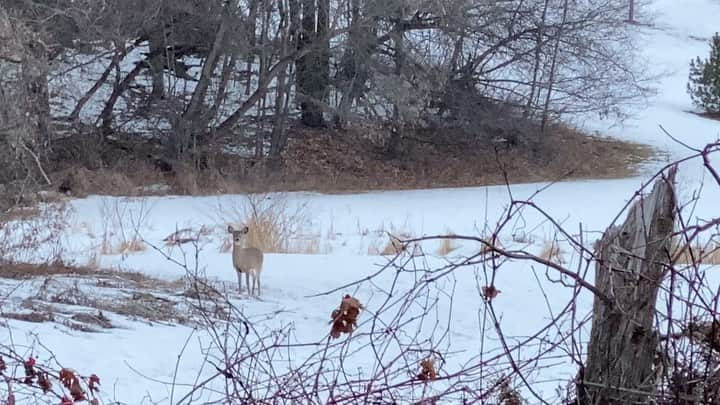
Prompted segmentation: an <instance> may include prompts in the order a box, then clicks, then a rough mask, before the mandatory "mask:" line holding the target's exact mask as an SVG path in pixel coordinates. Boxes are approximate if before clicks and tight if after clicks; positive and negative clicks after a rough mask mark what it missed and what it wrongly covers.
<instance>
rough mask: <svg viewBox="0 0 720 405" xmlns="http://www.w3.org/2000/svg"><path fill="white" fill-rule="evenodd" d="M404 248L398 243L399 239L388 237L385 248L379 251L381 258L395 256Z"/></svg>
mask: <svg viewBox="0 0 720 405" xmlns="http://www.w3.org/2000/svg"><path fill="white" fill-rule="evenodd" d="M405 248H406V246H405V245H404V244H403V243H402V242H401V241H400V239H397V238H395V237H394V236H390V238H389V239H388V241H387V243H386V244H385V247H384V248H383V249H382V250H381V251H380V255H382V256H395V255H397V254H399V253H401V252H403V251H404V250H405Z"/></svg>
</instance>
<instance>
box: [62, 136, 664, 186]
mask: <svg viewBox="0 0 720 405" xmlns="http://www.w3.org/2000/svg"><path fill="white" fill-rule="evenodd" d="M289 130H290V132H292V133H293V134H295V135H296V136H294V137H292V138H291V139H290V141H289V144H288V146H287V148H286V149H285V151H284V152H283V156H282V165H281V166H280V168H279V169H276V170H271V169H270V168H267V167H265V165H264V164H263V162H257V161H256V160H255V159H251V158H242V157H239V156H237V155H233V154H228V153H225V152H224V147H225V146H226V145H224V144H218V145H215V146H213V147H207V148H204V149H203V150H202V151H200V152H199V153H201V155H202V159H203V161H204V163H203V165H202V168H198V167H197V166H196V165H193V164H188V163H183V162H158V161H157V160H156V158H157V156H158V155H157V153H156V152H157V151H158V150H159V149H160V146H159V145H156V144H153V143H152V141H148V142H147V144H146V145H143V144H141V143H140V142H138V141H137V137H133V136H131V135H129V134H128V135H123V134H114V138H115V139H118V140H122V143H123V144H125V147H122V148H117V147H114V146H113V145H95V146H94V147H95V148H99V149H103V150H99V151H93V150H90V149H89V148H88V146H87V145H85V144H82V143H83V142H85V143H87V142H89V141H88V140H85V141H83V139H82V136H78V137H77V139H68V140H64V141H63V142H69V143H73V142H75V143H79V144H78V145H60V146H59V147H58V148H57V149H58V150H62V149H63V148H64V147H65V146H69V147H68V148H66V149H73V150H75V152H73V153H69V154H68V153H59V154H58V156H52V159H51V160H53V161H54V162H58V163H55V164H54V165H53V167H50V168H49V170H50V171H51V173H50V177H51V178H52V180H53V183H54V184H57V185H60V188H61V190H67V191H68V192H70V193H72V194H73V195H74V196H85V195H87V194H102V195H128V196H137V195H157V194H167V193H176V194H189V195H208V194H210V195H212V194H218V193H264V192H278V191H296V190H315V191H320V192H329V193H342V192H355V191H366V190H396V189H417V188H429V187H432V188H436V187H461V186H478V185H489V184H502V183H504V173H507V176H508V179H509V180H510V182H511V183H517V182H530V181H544V180H557V179H562V178H617V177H626V176H629V175H632V174H634V173H636V172H637V168H638V165H639V164H641V163H643V162H645V161H647V160H648V159H651V158H654V157H655V156H656V152H655V151H654V150H653V149H651V148H650V147H648V146H646V145H641V144H636V143H630V142H624V141H619V140H615V139H610V138H601V137H596V136H588V135H587V134H584V133H582V132H580V131H578V130H576V129H573V128H571V127H568V126H565V125H561V124H557V123H555V124H553V125H551V126H550V127H549V129H548V133H547V134H546V135H545V136H544V138H543V144H542V146H541V147H540V148H539V150H538V148H536V147H535V146H533V145H531V144H530V143H529V142H527V141H524V140H521V141H519V142H517V143H516V144H513V145H509V146H503V145H501V147H500V150H499V151H498V153H499V155H497V156H496V152H495V149H494V147H492V146H491V145H489V143H488V141H483V140H479V139H477V138H476V137H474V136H469V135H468V134H467V133H464V132H462V131H460V130H454V129H443V130H430V129H417V130H414V132H409V133H408V136H407V137H403V139H402V141H401V145H400V146H399V149H400V150H401V153H400V154H399V156H398V157H396V158H392V159H389V158H388V156H387V155H386V154H384V153H383V147H384V145H385V143H386V141H387V138H388V133H387V131H385V130H384V129H382V128H381V127H380V126H377V125H373V124H367V125H364V124H363V125H360V124H358V126H357V127H351V128H348V129H347V130H343V131H339V130H335V129H331V128H323V129H309V128H305V127H303V126H302V125H294V126H293V127H292V128H290V129H289ZM123 137H124V138H123ZM72 138H76V137H72ZM123 139H124V140H123ZM93 142H95V143H97V142H96V141H93ZM230 146H236V145H230ZM150 151H152V153H149V152H150ZM567 156H572V157H573V158H572V159H568V158H566V157H567ZM149 157H150V159H149ZM498 158H499V159H498ZM498 160H499V161H500V162H501V163H502V166H501V165H499V164H498ZM98 162H101V163H102V164H100V165H98ZM98 166H99V167H101V168H99V169H95V167H98ZM88 167H92V168H93V169H92V170H90V169H88ZM158 185H159V186H158ZM148 186H153V187H148ZM155 186H157V187H155Z"/></svg>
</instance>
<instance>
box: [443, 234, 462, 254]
mask: <svg viewBox="0 0 720 405" xmlns="http://www.w3.org/2000/svg"><path fill="white" fill-rule="evenodd" d="M446 234H447V235H452V234H453V233H452V232H450V231H447V232H446ZM459 248H460V244H459V243H458V242H457V240H455V239H452V238H445V239H442V240H441V241H440V247H439V248H438V254H439V255H440V256H447V255H448V254H450V253H452V252H453V251H455V250H457V249H459Z"/></svg>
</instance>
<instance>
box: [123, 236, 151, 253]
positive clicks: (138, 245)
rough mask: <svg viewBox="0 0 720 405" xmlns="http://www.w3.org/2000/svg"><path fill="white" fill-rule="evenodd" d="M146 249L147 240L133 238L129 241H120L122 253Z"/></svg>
mask: <svg viewBox="0 0 720 405" xmlns="http://www.w3.org/2000/svg"><path fill="white" fill-rule="evenodd" d="M145 250H147V246H146V245H145V242H143V241H141V240H139V239H131V240H129V241H122V242H120V247H119V251H120V253H137V252H144V251H145Z"/></svg>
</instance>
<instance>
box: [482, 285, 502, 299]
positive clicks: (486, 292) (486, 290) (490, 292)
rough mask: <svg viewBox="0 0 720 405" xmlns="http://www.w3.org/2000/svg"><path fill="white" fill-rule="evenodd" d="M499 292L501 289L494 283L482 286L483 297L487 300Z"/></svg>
mask: <svg viewBox="0 0 720 405" xmlns="http://www.w3.org/2000/svg"><path fill="white" fill-rule="evenodd" d="M500 292H501V291H500V290H498V289H497V288H495V286H494V285H488V286H484V287H483V288H482V293H483V297H485V299H486V300H487V301H491V300H492V299H494V298H495V297H497V296H498V294H500Z"/></svg>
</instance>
